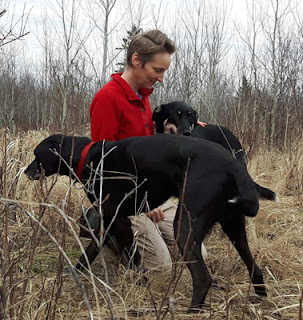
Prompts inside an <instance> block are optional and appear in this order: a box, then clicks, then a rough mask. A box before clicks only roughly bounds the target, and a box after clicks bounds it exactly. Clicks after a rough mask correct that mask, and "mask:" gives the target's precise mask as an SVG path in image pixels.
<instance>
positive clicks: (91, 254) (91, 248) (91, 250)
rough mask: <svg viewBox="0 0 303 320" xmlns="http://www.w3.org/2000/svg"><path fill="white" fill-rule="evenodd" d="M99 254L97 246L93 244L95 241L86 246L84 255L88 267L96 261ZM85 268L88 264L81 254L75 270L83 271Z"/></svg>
mask: <svg viewBox="0 0 303 320" xmlns="http://www.w3.org/2000/svg"><path fill="white" fill-rule="evenodd" d="M99 252H100V247H99V245H98V244H97V243H96V242H95V240H92V241H91V243H90V244H89V245H88V247H87V248H86V250H85V253H86V255H87V258H88V262H89V264H90V265H91V264H92V263H93V261H94V260H95V259H96V257H97V255H98V253H99ZM87 267H88V264H87V261H86V259H85V255H84V254H82V255H81V257H80V259H79V261H78V263H77V264H76V269H78V270H83V269H86V268H87Z"/></svg>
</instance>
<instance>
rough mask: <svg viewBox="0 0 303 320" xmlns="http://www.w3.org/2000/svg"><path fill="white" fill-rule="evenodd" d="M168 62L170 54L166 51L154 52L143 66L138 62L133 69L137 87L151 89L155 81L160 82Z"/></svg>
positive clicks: (169, 61) (168, 64)
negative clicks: (151, 57)
mask: <svg viewBox="0 0 303 320" xmlns="http://www.w3.org/2000/svg"><path fill="white" fill-rule="evenodd" d="M170 63H171V56H170V54H169V53H167V52H161V53H156V54H155V55H154V57H153V59H152V60H150V61H148V62H146V63H145V65H144V66H143V65H142V63H141V62H139V63H138V64H137V66H136V67H135V70H134V71H135V75H136V80H137V84H138V87H139V88H145V89H152V88H153V87H154V85H155V83H156V82H158V81H159V82H162V81H163V79H164V73H165V71H166V70H167V69H168V68H169V66H170Z"/></svg>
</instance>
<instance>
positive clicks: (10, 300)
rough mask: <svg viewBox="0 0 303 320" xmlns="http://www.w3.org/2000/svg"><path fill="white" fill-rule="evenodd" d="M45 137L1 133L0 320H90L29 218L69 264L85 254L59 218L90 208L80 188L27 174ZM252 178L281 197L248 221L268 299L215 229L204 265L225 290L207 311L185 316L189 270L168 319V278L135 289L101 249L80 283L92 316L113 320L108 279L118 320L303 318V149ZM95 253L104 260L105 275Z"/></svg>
mask: <svg viewBox="0 0 303 320" xmlns="http://www.w3.org/2000/svg"><path fill="white" fill-rule="evenodd" d="M46 136H48V132H45V131H39V132H26V133H23V134H20V135H19V136H18V137H10V136H9V134H8V133H6V134H5V132H4V131H1V132H0V144H1V146H5V145H6V146H7V147H6V150H7V154H6V161H4V157H5V153H2V154H0V166H1V168H0V178H1V186H0V193H1V194H0V196H1V201H2V204H1V203H0V215H1V217H0V228H1V230H2V231H1V235H0V241H1V244H0V264H1V279H2V280H1V281H0V292H1V293H2V294H4V296H3V297H2V298H1V299H0V303H2V305H3V302H6V305H4V307H5V310H6V316H7V318H11V319H77V320H78V319H89V316H88V309H87V306H86V304H85V303H84V299H83V297H82V294H81V290H80V289H79V285H78V284H77V283H76V282H75V281H73V279H72V276H71V274H70V272H69V271H68V268H67V263H66V261H63V259H62V258H60V254H59V250H58V247H57V245H56V244H55V242H54V241H52V240H51V238H50V237H49V235H47V234H46V233H45V232H43V230H42V229H41V228H40V227H39V226H38V225H37V224H36V223H34V222H33V220H32V219H31V218H30V217H29V215H28V214H31V215H33V216H34V217H36V218H37V217H39V220H40V221H41V223H42V224H43V226H45V228H46V229H47V230H48V232H49V233H50V234H51V235H52V236H53V237H54V238H55V239H56V240H57V241H58V243H59V244H60V245H61V246H62V248H63V249H64V251H65V252H66V253H67V256H68V257H69V259H70V260H71V262H72V263H73V264H74V263H75V262H76V260H77V257H79V255H80V254H81V250H80V248H79V245H78V244H77V239H76V237H75V236H74V235H73V233H72V229H71V227H69V226H68V225H67V223H64V220H63V218H62V212H63V214H64V215H66V216H68V217H71V218H72V219H74V220H76V219H77V218H78V217H79V216H80V212H81V208H80V205H82V204H85V203H86V204H87V200H86V198H85V195H84V192H83V190H82V189H81V188H79V186H78V188H75V187H74V186H73V187H71V188H70V180H69V179H68V178H66V177H65V178H63V177H60V178H55V177H52V178H48V179H47V182H46V181H44V182H43V183H42V185H40V184H39V182H32V181H29V180H28V179H27V178H26V177H25V175H24V174H23V171H24V168H25V167H26V165H27V164H29V163H30V162H31V160H32V159H33V153H32V151H33V149H34V147H35V146H36V145H37V144H38V143H39V142H40V141H41V140H42V139H43V138H45V137H46ZM249 171H250V173H251V174H252V176H253V177H254V178H255V179H256V181H257V182H258V183H260V184H262V185H264V186H267V187H270V188H271V189H273V190H275V191H277V192H278V193H279V196H280V201H279V202H276V203H272V202H267V201H262V202H261V209H260V212H259V214H258V216H257V217H256V218H255V219H254V222H255V227H256V232H257V238H256V239H255V238H252V239H250V245H251V250H252V252H253V254H254V255H255V257H256V260H257V262H258V264H259V265H260V267H261V269H262V270H263V273H264V277H265V282H266V285H267V289H268V294H269V296H268V298H267V299H259V298H258V297H256V296H255V295H254V294H253V292H252V290H251V289H250V285H249V278H248V272H247V270H246V269H245V266H244V264H243V262H242V261H241V260H240V258H239V256H238V254H237V253H236V252H235V250H234V249H233V248H232V247H231V245H230V244H229V241H228V240H227V239H226V237H225V236H224V235H223V233H222V232H221V230H220V228H218V227H216V228H215V229H214V230H213V232H212V233H211V235H210V236H209V237H208V238H207V239H206V241H205V244H206V247H207V249H208V252H209V258H208V259H207V261H206V262H207V265H208V267H209V270H210V271H211V273H212V275H213V277H215V278H216V279H218V281H219V283H220V284H221V285H223V286H224V287H228V288H229V290H228V291H227V292H226V291H222V290H220V289H218V288H213V289H212V290H211V292H210V293H209V294H208V296H207V302H208V303H209V304H210V305H211V309H210V308H209V309H207V308H206V309H205V310H204V311H202V313H201V314H200V315H187V314H186V310H187V307H188V306H189V303H190V298H191V288H192V285H191V278H190V275H189V273H188V271H187V269H185V270H184V272H183V274H182V276H181V278H180V281H179V283H178V285H177V287H176V290H175V292H174V293H173V294H172V293H171V294H169V296H171V297H173V301H174V303H173V305H174V309H175V310H174V312H172V313H166V312H165V311H166V310H167V305H168V301H164V307H163V308H162V310H161V312H159V306H160V304H161V301H162V298H163V295H164V293H165V292H166V291H167V288H168V285H169V283H170V278H171V274H169V273H160V272H150V273H149V274H147V278H148V279H149V281H148V283H147V284H145V285H142V286H139V285H138V284H137V282H138V279H139V277H140V276H141V275H140V274H138V273H136V272H134V271H131V270H127V269H125V267H124V266H123V265H122V264H121V263H119V261H117V258H116V257H115V256H114V255H113V254H112V253H111V252H110V250H109V249H107V248H104V249H103V250H102V255H100V256H99V257H98V259H97V261H96V262H95V263H94V264H93V267H92V269H93V274H94V276H92V275H90V274H88V273H86V274H84V275H80V277H79V279H80V280H81V281H82V283H83V285H84V287H85V290H86V292H87V295H88V301H89V302H90V306H91V310H92V315H93V318H94V319H110V318H112V316H111V313H110V311H109V307H108V303H109V301H108V295H107V294H106V290H105V287H104V284H103V283H102V281H104V279H105V278H106V276H108V278H109V279H108V285H109V286H110V287H111V289H112V290H113V291H110V294H109V295H110V297H111V305H112V306H113V312H114V314H115V316H116V317H117V318H120V319H126V318H127V319H136V318H140V319H155V318H156V312H157V316H158V318H161V317H163V316H165V315H166V319H169V318H170V319H202V318H203V319H303V315H302V313H301V315H299V307H300V298H301V304H302V290H303V276H302V274H303V214H302V200H303V194H302V190H303V188H302V183H303V143H298V144H297V145H296V148H293V150H292V152H288V153H279V152H270V153H267V152H264V153H259V154H258V155H256V156H255V157H254V158H253V159H252V160H251V162H250V165H249ZM5 199H9V200H5ZM41 203H48V204H52V206H50V207H46V206H42V205H41ZM4 204H5V205H4ZM26 212H27V213H26ZM71 226H72V227H73V228H74V229H75V231H76V233H78V226H77V223H76V222H73V221H71ZM81 241H82V243H85V240H81ZM85 244H86V243H85ZM101 256H102V257H103V258H104V259H105V261H106V265H107V275H106V272H105V270H104V268H103V266H102V261H101ZM62 261H63V262H62ZM249 289H250V292H249V293H248V290H249ZM1 301H2V302H1ZM0 310H1V306H0ZM210 310H211V311H210ZM301 312H302V311H301ZM0 319H1V316H0Z"/></svg>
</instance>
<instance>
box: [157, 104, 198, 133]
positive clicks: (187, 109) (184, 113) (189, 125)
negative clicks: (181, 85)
mask: <svg viewBox="0 0 303 320" xmlns="http://www.w3.org/2000/svg"><path fill="white" fill-rule="evenodd" d="M166 119H167V123H171V124H173V125H175V126H176V129H177V133H179V134H183V135H185V136H190V135H191V131H192V129H193V128H194V126H195V125H196V124H197V121H198V119H197V112H196V111H195V110H194V109H193V108H192V107H191V106H190V105H188V104H187V103H185V102H183V101H173V102H170V103H168V104H161V106H159V107H157V108H156V109H155V110H154V112H153V121H155V127H156V131H157V133H163V132H164V125H163V122H164V121H165V120H166Z"/></svg>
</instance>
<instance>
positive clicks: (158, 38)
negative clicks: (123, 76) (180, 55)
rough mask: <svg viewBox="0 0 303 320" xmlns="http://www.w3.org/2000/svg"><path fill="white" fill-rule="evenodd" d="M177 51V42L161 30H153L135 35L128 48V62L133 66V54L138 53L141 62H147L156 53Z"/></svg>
mask: <svg viewBox="0 0 303 320" xmlns="http://www.w3.org/2000/svg"><path fill="white" fill-rule="evenodd" d="M175 51H176V47H175V43H174V41H172V40H171V39H169V38H168V36H167V35H166V34H165V33H163V32H161V31H159V30H151V31H147V32H144V33H141V34H138V35H136V36H134V37H133V39H132V40H131V42H130V44H129V46H128V49H127V64H128V66H130V67H131V66H132V61H131V60H132V56H133V54H134V53H138V55H139V58H140V62H141V63H142V65H143V66H144V64H145V63H147V62H149V61H151V60H152V58H153V57H154V55H155V54H157V53H162V52H167V53H169V54H173V53H174V52H175Z"/></svg>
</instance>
